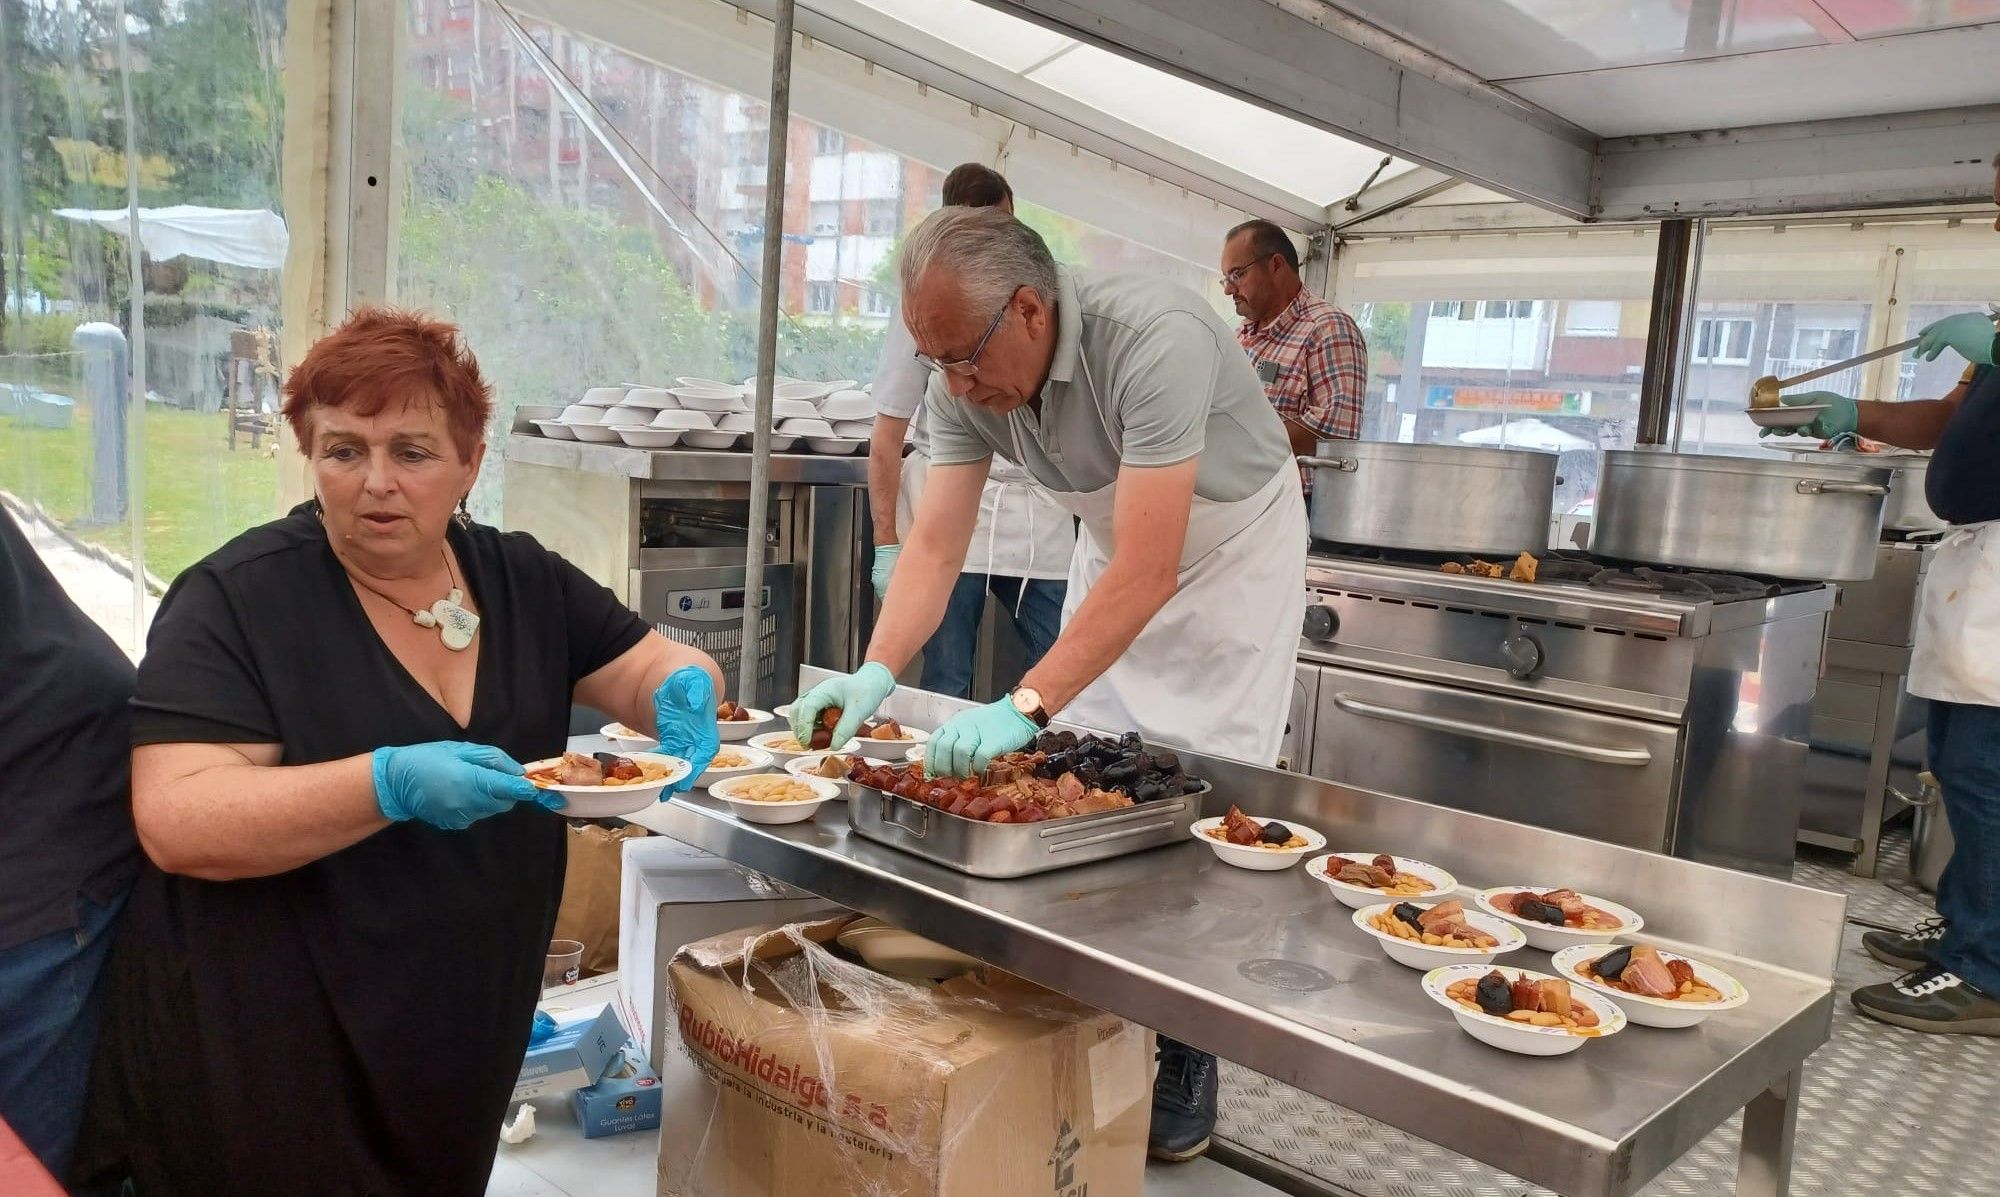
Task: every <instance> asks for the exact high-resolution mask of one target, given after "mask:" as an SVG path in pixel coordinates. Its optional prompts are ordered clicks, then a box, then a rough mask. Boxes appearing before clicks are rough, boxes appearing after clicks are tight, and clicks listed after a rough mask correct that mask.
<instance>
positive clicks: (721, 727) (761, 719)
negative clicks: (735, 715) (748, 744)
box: [715, 707, 772, 744]
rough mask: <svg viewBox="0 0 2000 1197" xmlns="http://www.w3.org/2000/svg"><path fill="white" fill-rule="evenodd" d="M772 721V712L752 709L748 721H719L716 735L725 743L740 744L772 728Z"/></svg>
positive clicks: (716, 723)
mask: <svg viewBox="0 0 2000 1197" xmlns="http://www.w3.org/2000/svg"><path fill="white" fill-rule="evenodd" d="M771 719H772V715H771V712H769V711H760V710H758V709H757V708H756V707H751V708H750V717H749V718H748V719H717V720H716V721H715V734H716V735H718V736H720V737H722V740H723V742H724V743H728V744H735V743H739V742H741V741H744V740H747V739H749V738H750V737H751V736H754V735H756V734H757V733H758V732H760V731H763V730H764V729H765V728H767V727H769V726H771Z"/></svg>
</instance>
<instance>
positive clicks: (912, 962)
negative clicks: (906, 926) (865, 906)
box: [834, 917, 980, 981]
mask: <svg viewBox="0 0 2000 1197" xmlns="http://www.w3.org/2000/svg"><path fill="white" fill-rule="evenodd" d="M834 942H835V943H837V944H839V945H840V946H841V947H843V948H846V949H847V950H848V951H850V952H853V953H854V954H855V955H857V956H859V957H861V959H862V960H863V961H865V962H866V963H867V965H868V967H870V968H872V969H874V970H875V971H876V972H878V973H888V974H889V975H890V976H893V977H910V978H913V979H915V980H919V981H942V980H944V979H945V978H947V977H956V976H958V975H959V974H960V973H965V972H970V971H972V970H973V969H976V968H978V967H980V962H979V961H978V960H976V959H974V958H973V957H971V956H968V955H966V954H965V953H964V952H961V951H958V950H956V949H954V948H948V947H945V946H944V945H943V944H941V943H938V942H936V941H934V940H929V939H925V938H924V937H923V936H921V935H917V934H914V933H912V932H909V931H905V930H903V929H902V928H901V927H892V926H890V925H889V924H888V923H885V922H883V921H882V920H881V919H878V918H873V917H862V918H858V919H855V920H854V921H853V922H851V923H849V924H847V926H845V927H842V928H841V929H840V934H839V935H837V936H835V937H834Z"/></svg>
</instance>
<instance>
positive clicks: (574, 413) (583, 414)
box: [556, 403, 609, 424]
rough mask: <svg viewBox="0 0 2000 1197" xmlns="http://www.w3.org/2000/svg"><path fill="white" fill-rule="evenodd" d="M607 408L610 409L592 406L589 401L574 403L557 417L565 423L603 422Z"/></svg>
mask: <svg viewBox="0 0 2000 1197" xmlns="http://www.w3.org/2000/svg"><path fill="white" fill-rule="evenodd" d="M607 410H609V409H608V408H602V407H592V406H590V405H589V404H587V403H572V404H570V405H569V406H568V407H565V408H563V409H562V415H560V416H558V417H556V418H557V419H559V420H561V421H562V422H563V423H565V424H602V423H604V413H605V412H606V411H607Z"/></svg>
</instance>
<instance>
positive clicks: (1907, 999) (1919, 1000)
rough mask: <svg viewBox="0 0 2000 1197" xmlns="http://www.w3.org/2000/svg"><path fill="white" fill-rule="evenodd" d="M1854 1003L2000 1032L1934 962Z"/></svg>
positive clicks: (1995, 1002)
mask: <svg viewBox="0 0 2000 1197" xmlns="http://www.w3.org/2000/svg"><path fill="white" fill-rule="evenodd" d="M1854 1005H1855V1008H1856V1009H1858V1010H1860V1011H1861V1012H1862V1013H1863V1014H1866V1015H1867V1016H1868V1017H1870V1018H1873V1019H1876V1020H1878V1021H1880V1022H1886V1023H1892V1024H1894V1025H1896V1026H1899V1027H1908V1028H1910V1029H1911V1030H1913V1031H1930V1032H1933V1033H1935V1034H1940V1035H2000V997H1994V996H1993V995H1992V994H1990V993H1987V992H1986V991H1984V990H1982V989H1980V988H1978V987H1977V986H1975V985H1973V984H1972V983H1971V982H1969V981H1967V980H1965V979H1964V978H1963V977H1960V976H1959V975H1958V974H1957V973H1954V972H1948V971H1946V970H1945V969H1941V968H1939V967H1938V966H1936V965H1934V964H1931V965H1926V966H1924V967H1923V968H1920V969H1918V970H1917V971H1916V972H1913V973H1905V974H1904V975H1903V976H1900V977H1898V978H1896V979H1895V980H1893V981H1887V982H1884V983H1883V984H1880V985H1864V986H1862V987H1861V988H1860V989H1857V990H1855V991H1854ZM1155 1108H1156V1109H1157V1107H1155Z"/></svg>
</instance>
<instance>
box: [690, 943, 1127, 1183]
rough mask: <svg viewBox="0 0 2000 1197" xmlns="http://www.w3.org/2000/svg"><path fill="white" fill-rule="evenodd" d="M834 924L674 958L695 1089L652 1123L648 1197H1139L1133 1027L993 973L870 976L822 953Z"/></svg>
mask: <svg viewBox="0 0 2000 1197" xmlns="http://www.w3.org/2000/svg"><path fill="white" fill-rule="evenodd" d="M845 921H846V920H845V919H836V920H829V921H825V922H816V923H799V924H791V925H786V926H780V927H762V928H751V929H748V930H746V931H742V932H737V933H732V934H728V935H722V936H717V937H714V938H711V939H707V940H703V941H700V942H698V943H692V944H689V945H687V946H686V947H685V948H683V949H682V950H681V951H680V952H679V953H678V954H677V955H676V956H675V958H674V960H673V963H672V965H671V966H670V968H669V978H670V982H671V988H672V999H673V1008H674V1019H675V1025H676V1028H677V1030H678V1032H679V1035H680V1041H681V1048H682V1050H683V1051H684V1052H685V1053H686V1056H687V1057H688V1058H689V1059H690V1060H692V1062H693V1064H694V1066H695V1067H697V1068H699V1070H700V1071H701V1073H703V1074H704V1075H705V1076H706V1078H707V1081H708V1083H707V1084H704V1085H702V1086H699V1087H698V1088H697V1089H696V1090H695V1091H694V1092H693V1093H692V1094H691V1095H690V1096H689V1098H688V1102H689V1104H690V1105H691V1106H692V1107H693V1108H682V1109H678V1110H669V1111H668V1112H667V1113H666V1115H665V1122H664V1125H665V1126H667V1127H668V1128H669V1130H668V1131H667V1132H665V1133H663V1134H662V1136H661V1145H660V1193H661V1194H662V1195H663V1197H735V1195H737V1194H743V1193H757V1194H760V1195H761V1197H845V1195H852V1197H888V1195H890V1194H895V1195H898V1197H1030V1195H1032V1197H1080V1195H1081V1194H1084V1193H1086V1192H1087V1193H1088V1194H1090V1197H1139V1193H1140V1190H1141V1186H1142V1180H1143V1174H1144V1169H1145V1144H1146V1129H1147V1122H1148V1119H1149V1116H1150V1106H1149V1104H1148V1102H1147V1101H1146V1098H1147V1097H1148V1095H1149V1093H1150V1085H1149V1076H1150V1064H1151V1059H1152V1035H1151V1033H1150V1032H1148V1031H1146V1030H1144V1029H1142V1028H1140V1027H1137V1026H1135V1025H1133V1024H1131V1023H1128V1022H1126V1021H1125V1020H1124V1019H1121V1018H1118V1017H1116V1016H1115V1015H1110V1014H1106V1013H1103V1012H1101V1011H1098V1010H1094V1009H1092V1008H1090V1007H1088V1006H1084V1005H1082V1004H1080V1003H1077V1002H1074V1001H1071V1000H1070V999H1068V998H1065V997H1063V996H1062V995H1060V994H1057V993H1054V992H1051V991H1049V990H1047V989H1043V988H1041V987H1039V986H1036V985H1032V984H1029V983H1028V982H1026V981H1023V980H1021V979H1019V978H1017V977H1013V976H1011V975H1009V974H1006V973H1003V972H1000V971H999V970H982V971H981V973H974V974H967V975H965V976H961V977H957V978H953V979H951V980H949V981H946V982H943V983H942V984H940V985H936V986H931V985H926V984H920V983H915V982H910V981H904V980H900V979H897V978H894V977H889V976H885V975H883V974H880V973H877V972H874V971H872V970H870V969H868V968H866V967H864V966H863V965H861V964H859V963H856V962H854V961H852V960H851V959H848V958H846V957H845V956H844V955H843V954H841V953H840V952H839V950H838V949H836V948H834V946H833V940H834V937H835V935H836V934H837V933H838V932H839V930H840V928H841V926H842V925H843V924H844V923H845Z"/></svg>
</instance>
